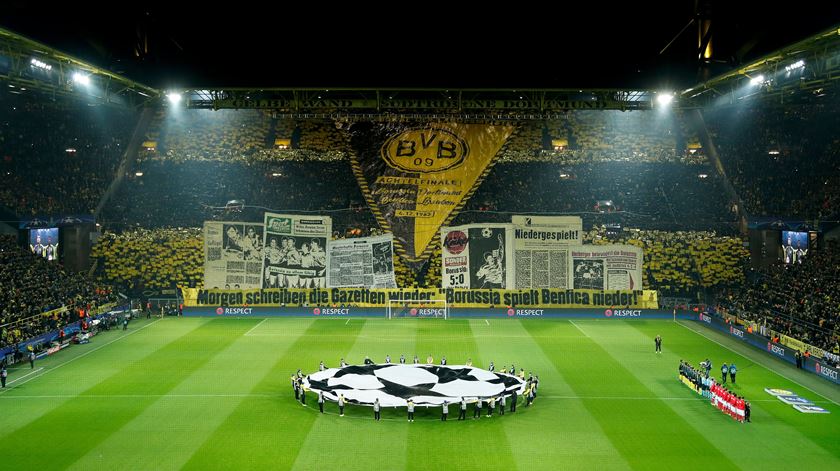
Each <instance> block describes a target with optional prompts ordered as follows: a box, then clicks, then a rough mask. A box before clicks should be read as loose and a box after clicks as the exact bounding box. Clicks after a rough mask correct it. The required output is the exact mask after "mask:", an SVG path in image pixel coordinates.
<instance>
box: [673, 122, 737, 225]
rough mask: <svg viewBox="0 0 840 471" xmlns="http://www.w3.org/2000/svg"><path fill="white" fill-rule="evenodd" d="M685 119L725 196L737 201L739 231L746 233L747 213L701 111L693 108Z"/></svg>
mask: <svg viewBox="0 0 840 471" xmlns="http://www.w3.org/2000/svg"><path fill="white" fill-rule="evenodd" d="M686 119H687V121H688V124H689V126H691V127H692V128H694V130H695V131H697V135H698V136H699V138H700V143H701V144H702V145H703V148H704V149H705V150H706V156H707V157H708V158H709V161H711V162H712V164H713V165H714V167H715V170H717V172H718V175H720V178H721V181H722V182H723V189H724V191H726V196H727V197H728V198H729V200H730V201H736V202H737V203H738V220H739V222H740V228H741V232H742V233H744V234H746V232H747V221H748V220H749V214H747V209H746V207H745V205H744V202H743V201H742V200H741V197H740V196H739V195H738V192H736V191H735V187H734V186H732V182H730V181H729V177H728V176H727V175H726V170H724V168H723V162H721V159H720V154H718V151H717V146H715V142H714V140H713V139H712V135H711V134H709V129H708V128H707V127H706V121H705V120H704V119H703V113H702V112H701V111H700V110H694V111H692V112H691V113H687V114H686Z"/></svg>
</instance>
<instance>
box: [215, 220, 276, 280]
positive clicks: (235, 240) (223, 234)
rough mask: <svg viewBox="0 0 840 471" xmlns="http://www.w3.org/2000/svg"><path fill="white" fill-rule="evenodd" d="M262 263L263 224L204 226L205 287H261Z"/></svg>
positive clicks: (238, 223) (220, 223)
mask: <svg viewBox="0 0 840 471" xmlns="http://www.w3.org/2000/svg"><path fill="white" fill-rule="evenodd" d="M262 260H263V225H262V223H248V222H245V223H243V222H216V221H206V222H205V223H204V286H206V287H208V288H214V289H253V288H260V287H261V286H262V284H261V279H262V277H261V274H262Z"/></svg>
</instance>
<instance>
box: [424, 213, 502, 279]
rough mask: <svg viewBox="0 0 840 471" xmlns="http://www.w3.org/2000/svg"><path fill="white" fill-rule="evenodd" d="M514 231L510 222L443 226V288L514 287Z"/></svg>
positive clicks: (441, 236) (441, 237)
mask: <svg viewBox="0 0 840 471" xmlns="http://www.w3.org/2000/svg"><path fill="white" fill-rule="evenodd" d="M512 232H513V227H512V226H511V225H510V224H470V225H467V226H458V227H444V228H442V229H441V230H440V240H441V264H442V267H441V277H442V279H443V288H494V289H509V288H512V287H513V253H512V250H511V248H512V245H511V234H512Z"/></svg>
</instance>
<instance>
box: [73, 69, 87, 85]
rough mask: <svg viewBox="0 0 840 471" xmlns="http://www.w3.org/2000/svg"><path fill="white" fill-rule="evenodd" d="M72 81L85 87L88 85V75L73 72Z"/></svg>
mask: <svg viewBox="0 0 840 471" xmlns="http://www.w3.org/2000/svg"><path fill="white" fill-rule="evenodd" d="M73 82H74V83H78V84H79V85H84V86H85V87H87V86H89V85H90V75H87V74H85V73H83V72H75V73H73Z"/></svg>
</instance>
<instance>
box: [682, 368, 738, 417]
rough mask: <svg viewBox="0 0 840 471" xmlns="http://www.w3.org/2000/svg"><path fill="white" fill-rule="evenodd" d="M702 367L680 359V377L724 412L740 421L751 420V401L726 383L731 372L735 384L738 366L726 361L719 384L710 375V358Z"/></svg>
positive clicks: (684, 382) (731, 378)
mask: <svg viewBox="0 0 840 471" xmlns="http://www.w3.org/2000/svg"><path fill="white" fill-rule="evenodd" d="M700 366H701V367H702V369H700V368H695V367H693V366H692V365H690V364H689V363H688V362H685V361H683V360H680V368H679V373H680V376H679V379H680V381H681V382H682V383H683V384H685V385H686V386H688V387H690V388H691V389H693V390H694V391H695V392H696V393H697V394H700V395H702V396H703V397H705V398H707V399H709V401H710V402H711V403H712V405H713V406H715V407H717V408H718V410H720V411H721V412H723V413H724V414H727V415H729V416H730V417H732V418H733V419H735V420H737V421H739V422H750V402H749V401H747V400H746V399H744V397H743V396H738V395H737V394H735V393H733V392H731V391H729V390H728V389H727V388H726V387H725V386H723V385H724V384H726V374H727V373H729V376H730V380H731V383H732V384H735V374H736V372H737V368H736V367H735V364H734V363H732V364H731V365H729V366H727V365H726V363H724V364H723V365H722V366H721V375H722V376H723V377H722V381H721V383H720V384H718V383H717V382H716V381H715V379H714V378H713V377H711V376H710V375H709V372H710V371H711V369H712V362H711V360H709V359H708V358H707V359H706V360H705V361H703V362H701V363H700Z"/></svg>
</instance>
